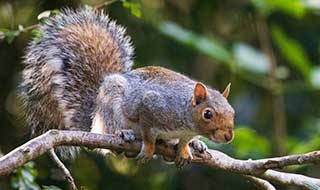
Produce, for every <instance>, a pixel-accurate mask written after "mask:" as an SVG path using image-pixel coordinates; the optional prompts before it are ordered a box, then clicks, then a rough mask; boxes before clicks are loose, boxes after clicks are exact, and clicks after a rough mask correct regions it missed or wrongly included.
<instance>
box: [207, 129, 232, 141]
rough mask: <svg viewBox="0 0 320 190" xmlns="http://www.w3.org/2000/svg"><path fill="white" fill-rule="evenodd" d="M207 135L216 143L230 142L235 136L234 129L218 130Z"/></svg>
mask: <svg viewBox="0 0 320 190" xmlns="http://www.w3.org/2000/svg"><path fill="white" fill-rule="evenodd" d="M206 137H207V138H208V139H209V140H211V141H213V142H215V143H230V142H231V141H232V140H233V138H234V133H233V131H232V130H227V131H223V130H217V131H215V132H214V133H213V134H209V135H206Z"/></svg>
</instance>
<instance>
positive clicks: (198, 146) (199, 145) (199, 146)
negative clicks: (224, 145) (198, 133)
mask: <svg viewBox="0 0 320 190" xmlns="http://www.w3.org/2000/svg"><path fill="white" fill-rule="evenodd" d="M189 145H190V147H192V148H193V149H194V150H195V151H198V152H199V153H204V152H205V151H207V150H208V147H207V145H206V144H205V143H204V142H202V141H201V140H199V139H194V140H192V141H191V142H190V143H189Z"/></svg>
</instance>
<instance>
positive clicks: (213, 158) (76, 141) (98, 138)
mask: <svg viewBox="0 0 320 190" xmlns="http://www.w3.org/2000/svg"><path fill="white" fill-rule="evenodd" d="M61 145H66V146H86V147H88V148H105V149H112V150H116V151H127V152H134V153H138V152H139V150H140V146H141V142H140V141H138V140H137V141H133V142H125V141H124V140H123V139H122V138H120V137H118V136H116V135H101V134H95V133H90V132H81V131H63V130H61V131H59V130H50V131H48V132H46V133H44V134H43V135H41V136H38V137H36V138H34V139H32V140H30V141H28V142H27V143H25V144H23V145H21V146H20V147H18V148H16V149H14V150H13V151H11V152H10V153H8V154H6V155H5V156H3V157H1V158H0V175H5V174H9V173H10V172H11V171H13V170H14V169H16V168H18V167H20V166H22V165H23V164H24V163H26V162H28V161H30V160H33V159H35V158H37V157H38V156H40V155H42V154H44V153H45V152H48V151H49V150H50V149H52V148H54V147H56V146H61ZM192 151H193V157H194V159H193V160H192V162H194V163H200V164H204V165H207V166H209V167H212V168H216V169H221V170H225V171H229V172H233V173H239V174H243V175H250V176H255V177H258V178H261V179H264V180H268V181H270V182H274V183H278V184H285V185H294V186H298V187H301V188H305V189H310V184H311V185H313V186H320V179H316V178H311V177H307V176H303V175H299V174H291V173H285V172H279V171H275V170H271V169H276V168H282V167H285V166H289V165H301V164H310V163H312V164H314V163H318V162H319V160H320V151H314V152H310V153H307V154H298V155H291V156H284V157H276V158H267V159H260V160H238V159H234V158H231V157H229V156H228V155H226V154H224V153H222V152H220V151H216V150H208V151H207V152H205V153H199V152H196V151H194V150H192ZM156 154H158V155H162V156H166V157H171V158H174V157H175V154H176V153H175V147H174V145H172V144H167V143H165V142H162V141H161V142H159V143H157V147H156Z"/></svg>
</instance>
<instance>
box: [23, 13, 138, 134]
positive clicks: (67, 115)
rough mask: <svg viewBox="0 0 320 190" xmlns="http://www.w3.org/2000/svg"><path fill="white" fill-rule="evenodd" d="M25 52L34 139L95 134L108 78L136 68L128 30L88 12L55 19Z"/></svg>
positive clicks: (25, 99)
mask: <svg viewBox="0 0 320 190" xmlns="http://www.w3.org/2000/svg"><path fill="white" fill-rule="evenodd" d="M40 32H41V38H40V39H34V40H33V41H32V42H31V43H30V45H29V46H28V48H27V50H26V55H25V59H24V64H25V69H24V70H23V74H22V83H21V85H20V90H19V91H20V96H21V98H22V101H23V103H24V108H25V112H26V118H27V122H28V124H29V125H31V128H32V134H33V135H39V134H41V133H43V132H45V131H46V130H48V129H53V128H56V129H71V130H86V131H88V130H90V125H91V121H92V118H91V117H92V112H93V110H94V107H95V99H96V96H97V93H98V89H99V87H100V84H101V82H102V81H103V78H104V77H105V76H106V75H108V74H110V73H118V72H121V73H125V72H128V71H130V69H131V66H132V62H133V61H132V56H133V47H132V45H131V40H130V38H129V37H128V36H125V29H124V28H123V27H121V26H119V25H117V24H116V23H115V22H114V21H111V20H110V19H109V18H108V16H106V15H105V14H103V13H102V12H97V11H94V10H91V9H88V8H82V9H78V10H76V11H72V10H70V9H65V10H63V11H62V13H61V14H58V15H55V16H53V17H50V18H48V19H47V20H46V22H45V23H44V24H41V25H40Z"/></svg>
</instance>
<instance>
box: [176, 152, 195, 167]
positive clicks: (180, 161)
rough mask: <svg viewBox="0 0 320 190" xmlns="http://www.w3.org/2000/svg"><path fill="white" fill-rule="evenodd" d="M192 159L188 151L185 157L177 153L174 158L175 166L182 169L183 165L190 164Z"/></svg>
mask: <svg viewBox="0 0 320 190" xmlns="http://www.w3.org/2000/svg"><path fill="white" fill-rule="evenodd" d="M192 159H193V157H192V154H191V153H189V155H188V156H187V157H183V156H182V155H177V157H176V159H175V164H176V166H177V168H179V169H182V168H183V167H184V166H186V165H188V164H190V162H191V160H192Z"/></svg>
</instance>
